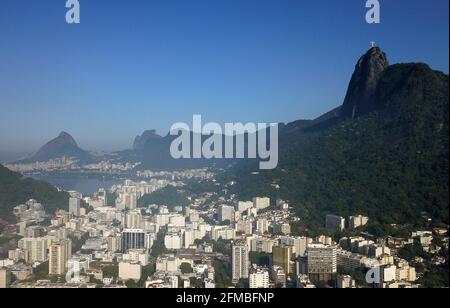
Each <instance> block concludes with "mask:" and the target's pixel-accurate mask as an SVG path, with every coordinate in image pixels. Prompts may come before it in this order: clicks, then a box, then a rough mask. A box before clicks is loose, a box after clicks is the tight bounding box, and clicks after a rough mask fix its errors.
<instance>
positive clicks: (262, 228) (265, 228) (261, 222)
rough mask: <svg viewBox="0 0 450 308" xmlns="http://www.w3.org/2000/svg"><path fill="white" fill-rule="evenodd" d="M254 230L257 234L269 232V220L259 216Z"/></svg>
mask: <svg viewBox="0 0 450 308" xmlns="http://www.w3.org/2000/svg"><path fill="white" fill-rule="evenodd" d="M256 232H257V233H259V234H264V233H266V232H269V221H268V220H267V219H266V218H260V219H258V220H257V221H256Z"/></svg>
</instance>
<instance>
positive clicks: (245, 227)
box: [235, 220, 253, 235]
mask: <svg viewBox="0 0 450 308" xmlns="http://www.w3.org/2000/svg"><path fill="white" fill-rule="evenodd" d="M235 229H236V232H241V233H243V234H247V235H251V234H253V224H252V222H251V221H249V220H239V221H238V222H237V223H236V226H235Z"/></svg>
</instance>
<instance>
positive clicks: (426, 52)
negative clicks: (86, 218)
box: [0, 0, 449, 151]
mask: <svg viewBox="0 0 450 308" xmlns="http://www.w3.org/2000/svg"><path fill="white" fill-rule="evenodd" d="M79 1H80V4H81V24H80V25H68V24H66V23H65V12H66V8H65V0H43V1H42V0H2V1H1V2H0V151H33V150H35V149H36V148H37V147H39V146H40V145H42V144H43V143H45V142H46V141H48V140H49V139H51V138H53V137H55V136H56V135H57V134H58V133H59V132H60V131H62V130H65V131H68V132H69V133H71V134H72V135H73V136H74V137H75V139H76V140H77V141H78V143H79V144H80V145H81V146H82V147H84V148H86V149H89V150H115V149H123V148H128V147H130V146H131V144H132V141H133V138H134V137H135V136H136V135H137V134H140V133H142V131H144V130H145V129H152V128H154V129H157V130H158V132H159V133H161V134H166V133H167V131H168V130H169V128H170V126H171V125H172V124H173V123H174V122H179V121H184V122H188V123H190V122H191V121H192V115H193V114H194V113H199V114H202V116H203V118H204V120H205V121H215V122H219V123H223V122H247V121H254V122H289V121H293V120H297V119H301V118H314V117H317V116H319V115H321V114H322V113H324V112H326V111H328V110H330V109H331V108H334V107H336V106H338V105H340V104H341V103H342V100H343V97H344V95H345V91H346V87H347V85H348V82H349V79H350V77H351V74H352V72H353V69H354V65H355V63H356V61H357V59H358V58H359V57H360V56H361V55H362V54H363V53H364V52H365V51H366V50H367V49H368V48H369V42H370V41H371V40H375V41H377V43H378V45H379V46H380V47H381V48H382V49H383V50H384V51H386V52H387V54H388V56H389V60H390V62H391V63H397V62H418V61H420V62H426V63H428V64H429V65H430V66H431V67H432V68H434V69H437V70H442V71H445V72H448V66H449V64H448V56H449V50H448V46H449V42H448V35H449V33H448V26H449V20H448V3H449V2H448V0H421V1H419V0H408V1H406V0H384V1H383V0H381V5H382V20H381V21H382V23H381V24H380V25H369V24H367V23H366V22H365V12H366V9H365V1H364V0H346V1H337V0H314V1H312V0H311V1H306V0H164V1H162V0H161V1H153V0H110V1H107V0H79Z"/></svg>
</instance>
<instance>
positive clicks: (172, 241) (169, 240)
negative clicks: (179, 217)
mask: <svg viewBox="0 0 450 308" xmlns="http://www.w3.org/2000/svg"><path fill="white" fill-rule="evenodd" d="M164 245H165V246H166V248H167V249H173V250H177V249H181V247H182V239H181V236H180V235H179V234H167V235H166V236H165V237H164Z"/></svg>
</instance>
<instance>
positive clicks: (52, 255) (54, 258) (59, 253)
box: [48, 239, 72, 275]
mask: <svg viewBox="0 0 450 308" xmlns="http://www.w3.org/2000/svg"><path fill="white" fill-rule="evenodd" d="M71 257H72V241H71V240H70V239H65V240H61V241H59V242H56V243H53V244H51V245H50V248H49V257H48V259H49V265H48V271H49V272H48V274H49V275H64V274H65V273H66V271H67V268H68V263H67V261H68V260H69V259H70V258H71Z"/></svg>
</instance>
